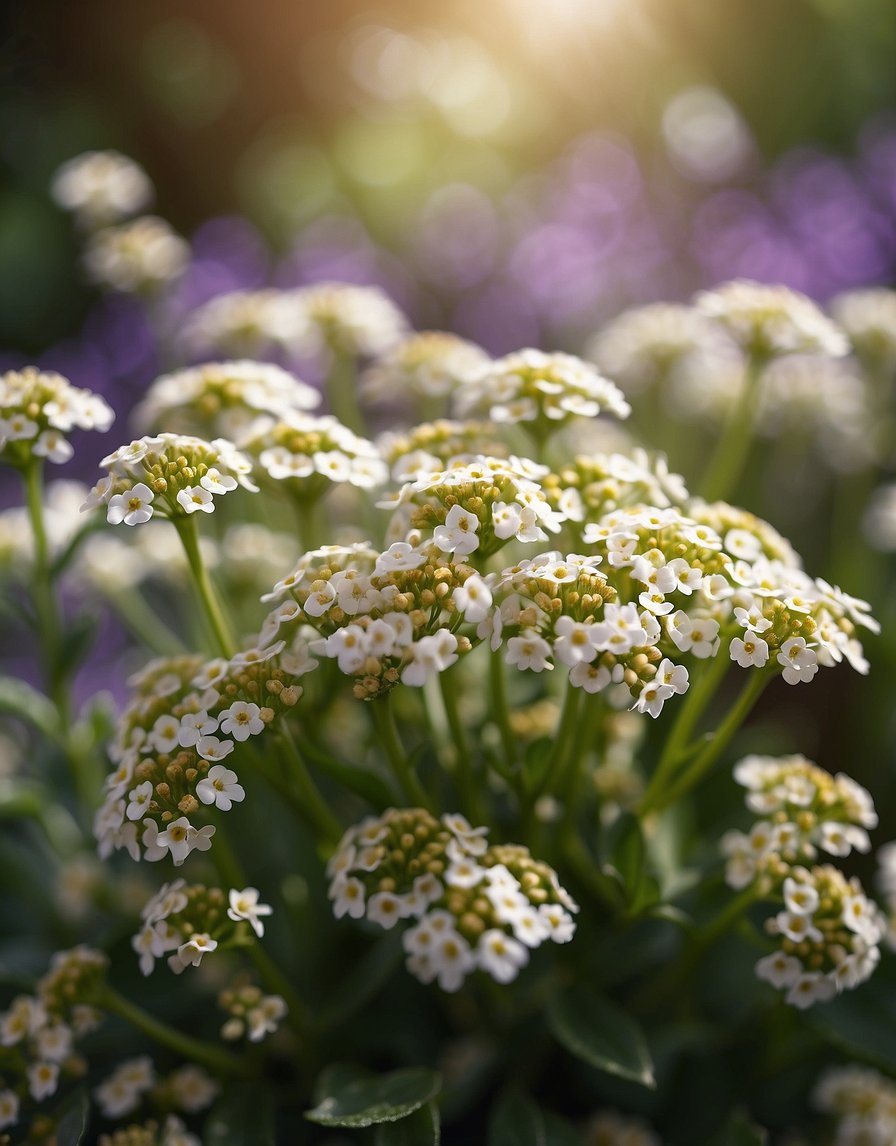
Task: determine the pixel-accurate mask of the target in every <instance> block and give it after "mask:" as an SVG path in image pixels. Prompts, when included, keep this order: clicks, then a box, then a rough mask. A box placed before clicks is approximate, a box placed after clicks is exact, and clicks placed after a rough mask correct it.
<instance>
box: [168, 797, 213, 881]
mask: <svg viewBox="0 0 896 1146" xmlns="http://www.w3.org/2000/svg"><path fill="white" fill-rule="evenodd" d="M209 803H211V801H209ZM191 831H192V824H191V823H190V821H189V820H188V819H187V817H186V816H180V817H179V818H178V819H176V820H172V821H171V823H170V824H169V825H168V827H167V828H166V829H165V831H164V832H159V834H158V835H157V836H156V839H155V844H156V846H157V847H160V848H166V849H167V850H168V851H169V852H170V853H171V858H172V860H173V861H174V863H175V866H177V867H180V865H181V864H182V863H183V862H184V860H185V859H186V858H187V856H188V855H189V854H190V839H189V836H190V832H191Z"/></svg>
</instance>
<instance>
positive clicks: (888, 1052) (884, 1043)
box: [806, 972, 896, 1074]
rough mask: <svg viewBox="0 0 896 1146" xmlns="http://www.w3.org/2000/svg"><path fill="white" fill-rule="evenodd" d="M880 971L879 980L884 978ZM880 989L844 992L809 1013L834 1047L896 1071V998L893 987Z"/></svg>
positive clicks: (813, 1022)
mask: <svg viewBox="0 0 896 1146" xmlns="http://www.w3.org/2000/svg"><path fill="white" fill-rule="evenodd" d="M883 977H884V976H883V975H882V974H881V973H880V972H878V979H879V980H883ZM887 986H888V987H889V989H884V987H885V984H884V983H883V982H882V981H879V989H878V990H877V991H862V990H859V991H844V993H843V994H842V995H839V996H838V997H837V998H836V999H832V1000H831V1002H830V1003H825V1005H824V1006H823V1007H816V1008H813V1010H812V1011H811V1012H810V1013H809V1014H808V1015H807V1016H806V1017H807V1019H808V1021H809V1023H810V1024H811V1025H812V1026H813V1027H814V1028H815V1029H816V1030H817V1031H819V1032H820V1034H821V1035H822V1036H823V1037H824V1038H825V1039H827V1041H828V1042H830V1043H833V1044H834V1046H836V1047H838V1048H839V1049H840V1050H842V1051H845V1052H846V1053H847V1054H849V1055H852V1056H854V1057H855V1058H858V1059H859V1060H860V1061H862V1062H868V1063H873V1064H874V1065H875V1066H877V1067H880V1068H881V1069H882V1070H885V1071H887V1072H888V1073H890V1074H894V1073H896V998H894V992H893V990H892V986H891V985H890V984H887Z"/></svg>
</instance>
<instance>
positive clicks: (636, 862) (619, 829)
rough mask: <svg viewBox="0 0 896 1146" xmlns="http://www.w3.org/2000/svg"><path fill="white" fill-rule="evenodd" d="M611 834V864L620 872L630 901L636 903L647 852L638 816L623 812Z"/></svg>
mask: <svg viewBox="0 0 896 1146" xmlns="http://www.w3.org/2000/svg"><path fill="white" fill-rule="evenodd" d="M609 836H610V846H609V849H608V859H609V862H610V865H611V866H612V867H613V868H615V869H616V871H617V872H618V873H619V876H620V879H621V880H622V886H623V887H624V888H625V890H626V894H627V896H628V899H629V902H631V903H634V902H635V900H636V899H637V895H638V889H639V887H640V885H641V880H642V879H643V876H644V859H645V856H646V852H647V849H646V847H645V844H644V834H643V832H642V831H641V823H640V821H639V820H638V817H637V816H635V815H633V814H632V813H631V812H623V814H622V815H621V816H619V818H618V819H617V820H616V821H615V823H614V824H613V826H612V828H611V829H610V833H609Z"/></svg>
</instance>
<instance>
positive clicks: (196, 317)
mask: <svg viewBox="0 0 896 1146" xmlns="http://www.w3.org/2000/svg"><path fill="white" fill-rule="evenodd" d="M307 338H308V322H307V319H306V318H305V316H304V315H303V314H302V312H301V311H300V310H299V308H298V307H296V306H295V304H294V302H293V301H292V300H291V299H290V298H289V297H288V296H287V295H286V294H284V293H283V292H282V291H279V290H273V289H270V290H237V291H228V292H227V293H226V294H220V295H216V296H215V297H214V298H212V299H209V301H208V302H205V303H203V304H202V306H200V307H197V309H196V310H194V311H193V312H192V313H191V314H190V315H189V316H188V318H187V320H186V323H185V325H184V329H183V332H182V335H181V341H182V343H183V345H184V348H185V350H186V351H187V352H188V353H191V354H195V355H197V356H198V355H202V356H203V357H205V356H217V355H225V356H228V357H233V358H265V357H268V356H270V355H275V354H277V353H280V352H282V351H289V352H296V351H297V350H298V349H299V348H300V347H301V346H302V345H303V344H304V343H305V342H306V341H307Z"/></svg>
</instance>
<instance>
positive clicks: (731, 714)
mask: <svg viewBox="0 0 896 1146" xmlns="http://www.w3.org/2000/svg"><path fill="white" fill-rule="evenodd" d="M748 671H749V678H748V680H747V683H746V684H745V685H744V687H743V689H742V691H741V694H740V696H739V697H738V698H737V700H736V701H735V702H734V704H733V705H732V706H731V708H730V709H729V710H728V714H727V716H726V717H725V719H724V720H723V721H722V723H721V724H720V725H719V728H718V730H717V731H716V732H715V733H714V734H713V736H712V739H711V740H710V741H709V743H708V744H707V745H706V747H705V748H704V749H703V750H702V751H701V752H699V753H698V754H697V755H696V756H695V757H694V759H693V760H692V761H691V762H690V764H688V766H687V767H686V768H685V770H684V771H683V772H682V774H681V775H680V776H679V777H678V779H677V780H676V781H675V783H674V784H672V786H671V787H670V788H667V789H666V791H665V792H663V793H660V794H659V795H658V796H657V797H656V798H655V799H654V801H653V803H652V804H651V805H650V809H649V810H650V811H660V810H662V809H663V808H665V807H668V805H669V804H672V803H674V802H675V801H676V800H680V799H681V797H682V796H684V795H686V794H687V793H688V792H690V790H691V789H692V788H693V787H694V785H695V784H697V783H699V781H700V780H702V779H703V776H704V775H705V774H706V773H707V772H708V771H709V769H710V768H711V767H712V766H713V764H715V762H716V760H718V758H719V757H720V756H721V755H722V753H723V752H724V751H725V749H726V748H727V747H728V745H729V744H730V743H731V741H732V739H733V738H734V735H735V733H736V732H737V730H738V729H739V728H740V726H741V725H742V724H743V722H744V721H745V720H746V718H747V716H749V714H750V711H751V709H752V708H753V705H754V704H755V703H756V701H757V700H758V699H759V697H760V696H761V695H762V691H763V689H764V688H765V686H766V685H767V684H768V682H769V680H771V675H770V674H768V673H765V672H763V671H762V670H759V669H756V670H753V669H751V670H748ZM772 675H774V674H772ZM646 804H647V802H646V798H645V801H644V803H642V805H641V809H640V810H641V815H642V816H643V815H644V813H645V812H646V811H647V810H648V808H647V806H646Z"/></svg>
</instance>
